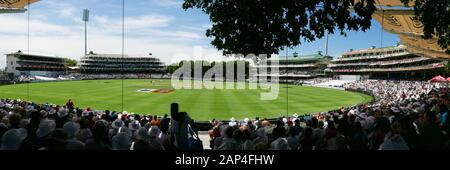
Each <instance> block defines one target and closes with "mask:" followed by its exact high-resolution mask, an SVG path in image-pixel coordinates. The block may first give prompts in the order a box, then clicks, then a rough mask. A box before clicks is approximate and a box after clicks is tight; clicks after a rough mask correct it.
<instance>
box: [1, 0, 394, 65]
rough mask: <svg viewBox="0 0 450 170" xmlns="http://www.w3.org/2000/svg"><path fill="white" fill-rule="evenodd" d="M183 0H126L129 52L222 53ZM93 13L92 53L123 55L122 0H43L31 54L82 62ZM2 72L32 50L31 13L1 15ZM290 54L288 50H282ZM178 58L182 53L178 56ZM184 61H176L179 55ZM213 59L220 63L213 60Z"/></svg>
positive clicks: (368, 41)
mask: <svg viewBox="0 0 450 170" xmlns="http://www.w3.org/2000/svg"><path fill="white" fill-rule="evenodd" d="M182 2H183V1H182V0H126V8H125V14H126V16H125V35H126V37H125V53H127V54H131V55H146V54H148V53H152V54H153V56H155V57H158V58H161V59H162V61H164V62H166V63H171V62H175V61H178V60H181V59H187V58H183V57H179V54H183V56H186V57H187V56H192V55H194V54H195V53H194V47H195V46H201V47H203V48H202V49H203V54H205V55H209V56H211V55H216V56H217V55H219V54H220V52H219V51H217V50H216V49H215V48H214V47H213V46H211V45H210V38H208V37H206V36H205V30H206V29H207V28H209V27H210V26H211V23H210V21H209V19H208V16H207V15H206V14H203V13H202V12H201V11H200V10H188V11H185V10H183V9H182V8H181V4H182ZM83 9H89V10H90V13H91V15H90V16H91V17H90V19H91V20H90V22H89V24H88V41H89V42H88V45H89V48H88V51H94V52H98V53H120V52H121V21H122V18H121V17H122V0H42V1H40V2H38V3H35V4H32V5H31V22H30V25H31V30H30V31H31V34H30V51H36V52H41V53H48V54H55V55H58V56H61V57H69V58H73V59H79V58H80V57H81V56H82V55H83V53H84V24H83V22H82V21H81V16H82V10H83ZM0 23H2V26H1V27H0V53H1V54H0V68H4V67H5V56H4V55H3V54H5V53H10V52H15V51H18V50H22V51H26V49H27V13H22V14H1V15H0ZM380 33H381V26H380V24H379V23H377V22H375V21H373V25H372V28H371V29H370V30H368V31H366V32H354V31H352V32H348V36H347V37H344V36H341V35H330V37H329V54H330V55H332V56H338V55H340V54H342V53H344V52H346V51H348V50H349V49H351V48H353V49H364V48H370V47H371V46H376V47H379V46H380V44H381V37H380ZM383 35H384V36H383V46H388V45H395V44H396V43H397V42H398V41H399V39H398V37H397V36H396V35H393V34H389V33H387V32H384V34H383ZM317 51H323V52H325V39H321V40H317V41H315V42H312V43H306V42H305V43H303V44H302V45H300V46H298V47H296V48H293V49H290V50H289V51H288V52H289V54H292V53H293V52H297V53H299V54H301V55H303V54H312V53H317ZM280 53H281V54H283V55H284V54H285V52H284V51H282V52H280ZM177 54H178V55H177ZM176 55H177V56H178V57H174V56H176ZM208 59H209V60H219V59H220V57H211V58H208Z"/></svg>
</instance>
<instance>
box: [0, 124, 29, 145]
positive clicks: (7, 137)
mask: <svg viewBox="0 0 450 170" xmlns="http://www.w3.org/2000/svg"><path fill="white" fill-rule="evenodd" d="M26 137H27V130H26V129H24V128H20V129H10V130H8V131H6V132H5V133H4V134H3V136H2V141H1V142H2V143H1V146H0V150H18V149H19V147H20V145H21V144H22V141H23V140H24V139H25V138H26Z"/></svg>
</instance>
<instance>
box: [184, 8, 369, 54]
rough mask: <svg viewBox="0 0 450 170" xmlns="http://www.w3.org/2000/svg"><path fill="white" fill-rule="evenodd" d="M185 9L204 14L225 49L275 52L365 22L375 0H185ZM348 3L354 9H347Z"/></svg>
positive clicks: (362, 26) (211, 32)
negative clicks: (199, 11)
mask: <svg viewBox="0 0 450 170" xmlns="http://www.w3.org/2000/svg"><path fill="white" fill-rule="evenodd" d="M183 8H184V9H185V10H187V9H190V8H199V9H201V10H202V11H203V12H204V13H206V14H208V15H209V18H210V20H211V22H212V23H213V25H212V28H210V29H208V30H207V31H206V35H207V36H208V37H212V38H213V40H212V42H211V43H212V45H213V46H215V47H216V48H217V49H219V50H223V53H224V54H244V55H247V54H256V55H258V54H278V52H279V51H280V50H283V49H284V48H285V47H294V46H297V45H299V44H300V43H301V41H302V40H306V41H309V42H311V41H314V40H316V39H320V38H322V37H324V36H325V35H326V32H328V33H330V34H333V33H334V31H335V28H338V30H339V32H340V34H342V35H346V33H345V32H346V30H354V31H358V30H362V31H365V30H367V29H368V28H370V25H371V19H372V14H373V13H374V12H375V10H376V7H375V2H374V0H362V1H360V2H357V3H355V2H354V1H353V0H185V2H184V4H183ZM351 8H353V9H354V13H352V12H350V11H349V9H351Z"/></svg>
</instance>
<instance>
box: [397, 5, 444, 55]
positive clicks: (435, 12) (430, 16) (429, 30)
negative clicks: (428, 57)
mask: <svg viewBox="0 0 450 170" xmlns="http://www.w3.org/2000/svg"><path fill="white" fill-rule="evenodd" d="M401 1H402V2H403V3H404V4H405V5H407V4H408V3H409V2H414V12H415V15H416V19H418V20H419V21H420V22H422V23H423V33H424V36H423V38H424V39H430V38H433V37H436V38H437V39H438V44H439V45H440V46H441V47H442V49H447V50H446V51H447V53H449V54H450V49H448V48H449V46H450V1H449V0H436V1H426V0H401Z"/></svg>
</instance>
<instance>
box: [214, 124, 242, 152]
mask: <svg viewBox="0 0 450 170" xmlns="http://www.w3.org/2000/svg"><path fill="white" fill-rule="evenodd" d="M233 134H235V129H234V128H233V127H232V126H228V127H227V128H226V129H225V136H224V138H223V142H222V144H221V145H220V146H219V147H217V150H238V149H239V145H240V144H239V143H238V142H237V141H236V139H235V138H233ZM235 137H236V135H235Z"/></svg>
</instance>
